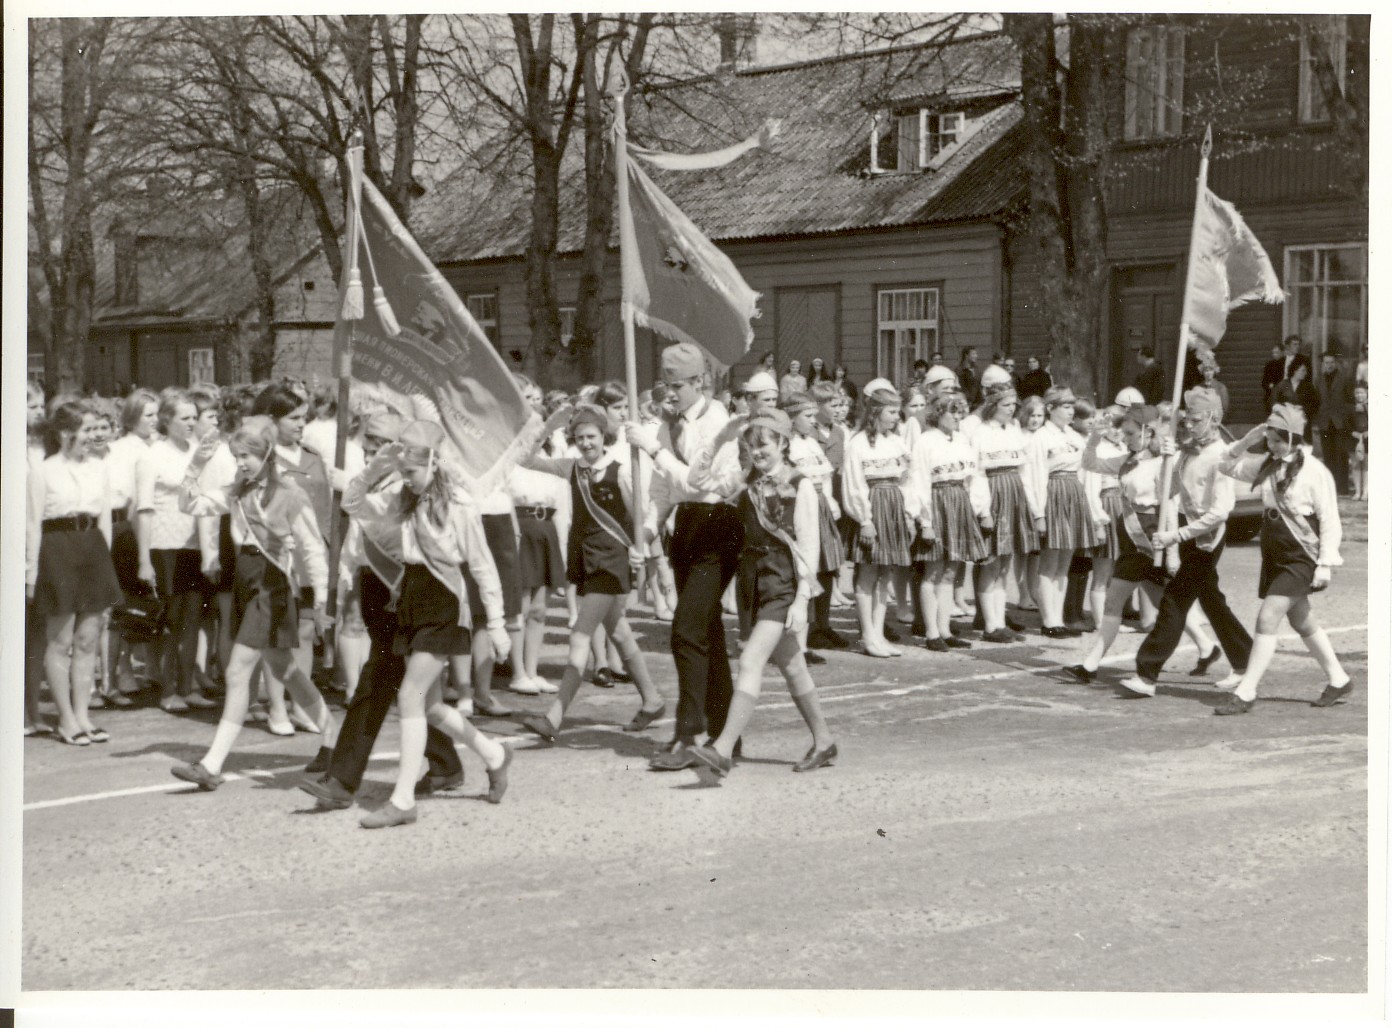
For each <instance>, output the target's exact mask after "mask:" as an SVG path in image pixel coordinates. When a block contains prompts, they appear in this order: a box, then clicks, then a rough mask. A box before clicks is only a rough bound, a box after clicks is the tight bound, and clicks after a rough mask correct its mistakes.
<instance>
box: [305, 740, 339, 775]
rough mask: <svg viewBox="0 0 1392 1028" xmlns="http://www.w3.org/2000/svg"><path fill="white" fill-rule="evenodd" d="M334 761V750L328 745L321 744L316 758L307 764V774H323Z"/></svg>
mask: <svg viewBox="0 0 1392 1028" xmlns="http://www.w3.org/2000/svg"><path fill="white" fill-rule="evenodd" d="M332 761H333V750H331V749H329V747H327V746H320V747H319V752H318V753H316V754H315V755H314V759H313V760H311V761H310V762H309V763H308V764H307V765H306V766H305V774H307V775H322V774H323V773H324V772H325V771H327V770H328V769H329V764H330V763H332Z"/></svg>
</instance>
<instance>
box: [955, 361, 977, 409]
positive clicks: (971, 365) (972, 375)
mask: <svg viewBox="0 0 1392 1028" xmlns="http://www.w3.org/2000/svg"><path fill="white" fill-rule="evenodd" d="M957 382H958V384H960V385H961V387H962V393H963V394H964V395H965V396H966V398H967V403H968V404H969V405H970V406H971V407H972V408H973V409H975V408H976V406H977V405H978V404H979V403H980V402H981V376H980V375H978V374H977V371H976V347H975V346H968V347H967V348H966V349H964V350H963V351H962V356H961V359H960V361H959V363H958V365H957Z"/></svg>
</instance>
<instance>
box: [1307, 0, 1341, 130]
mask: <svg viewBox="0 0 1392 1028" xmlns="http://www.w3.org/2000/svg"><path fill="white" fill-rule="evenodd" d="M1311 22H1317V24H1311ZM1312 29H1314V30H1315V31H1313V32H1312V31H1311V30H1312ZM1317 47H1323V48H1324V49H1325V52H1326V53H1327V55H1328V57H1329V63H1330V65H1331V66H1332V67H1333V70H1334V78H1335V79H1336V80H1337V81H1338V83H1339V91H1340V92H1343V89H1344V79H1345V77H1346V75H1347V73H1348V15H1346V14H1327V15H1311V16H1310V21H1307V22H1306V23H1305V24H1304V25H1302V26H1301V28H1300V104H1299V115H1300V120H1301V122H1320V121H1328V120H1329V104H1328V102H1327V101H1326V100H1325V98H1324V90H1323V89H1322V88H1320V83H1319V76H1318V75H1317V74H1316V73H1315V58H1316V56H1317V55H1318V50H1317V49H1316V48H1317Z"/></svg>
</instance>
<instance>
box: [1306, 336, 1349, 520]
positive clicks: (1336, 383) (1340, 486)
mask: <svg viewBox="0 0 1392 1028" xmlns="http://www.w3.org/2000/svg"><path fill="white" fill-rule="evenodd" d="M1341 356H1343V354H1342V353H1341V352H1340V350H1339V347H1338V345H1337V344H1332V345H1331V346H1330V347H1329V349H1327V350H1326V351H1325V352H1324V357H1323V358H1321V360H1320V373H1319V374H1318V375H1316V376H1315V391H1316V392H1317V393H1318V394H1319V413H1318V416H1317V421H1316V425H1317V427H1318V429H1319V443H1320V460H1322V461H1323V462H1324V465H1325V467H1327V468H1329V471H1330V473H1331V474H1332V475H1333V476H1334V488H1335V489H1337V490H1338V492H1339V495H1340V496H1342V495H1344V494H1345V493H1347V492H1348V477H1349V476H1348V420H1349V415H1350V414H1352V413H1353V383H1352V382H1351V381H1350V380H1349V373H1348V372H1347V371H1346V370H1344V369H1343V368H1341V367H1340V366H1339V358H1340V357H1341Z"/></svg>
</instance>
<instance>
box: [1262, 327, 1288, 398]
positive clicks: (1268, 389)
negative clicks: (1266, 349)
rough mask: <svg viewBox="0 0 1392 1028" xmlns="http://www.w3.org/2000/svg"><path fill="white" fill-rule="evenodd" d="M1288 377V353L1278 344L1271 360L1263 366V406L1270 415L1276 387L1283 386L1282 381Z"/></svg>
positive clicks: (1273, 349)
mask: <svg viewBox="0 0 1392 1028" xmlns="http://www.w3.org/2000/svg"><path fill="white" fill-rule="evenodd" d="M1285 377H1286V351H1285V348H1284V347H1282V346H1281V344H1279V343H1277V344H1276V345H1275V346H1273V347H1272V348H1271V360H1269V361H1267V362H1266V363H1265V364H1264V365H1262V377H1261V388H1262V406H1263V407H1265V408H1266V412H1267V413H1268V414H1270V413H1271V403H1272V400H1271V396H1272V394H1273V393H1274V392H1276V387H1277V386H1278V385H1280V384H1281V379H1283V378H1285Z"/></svg>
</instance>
